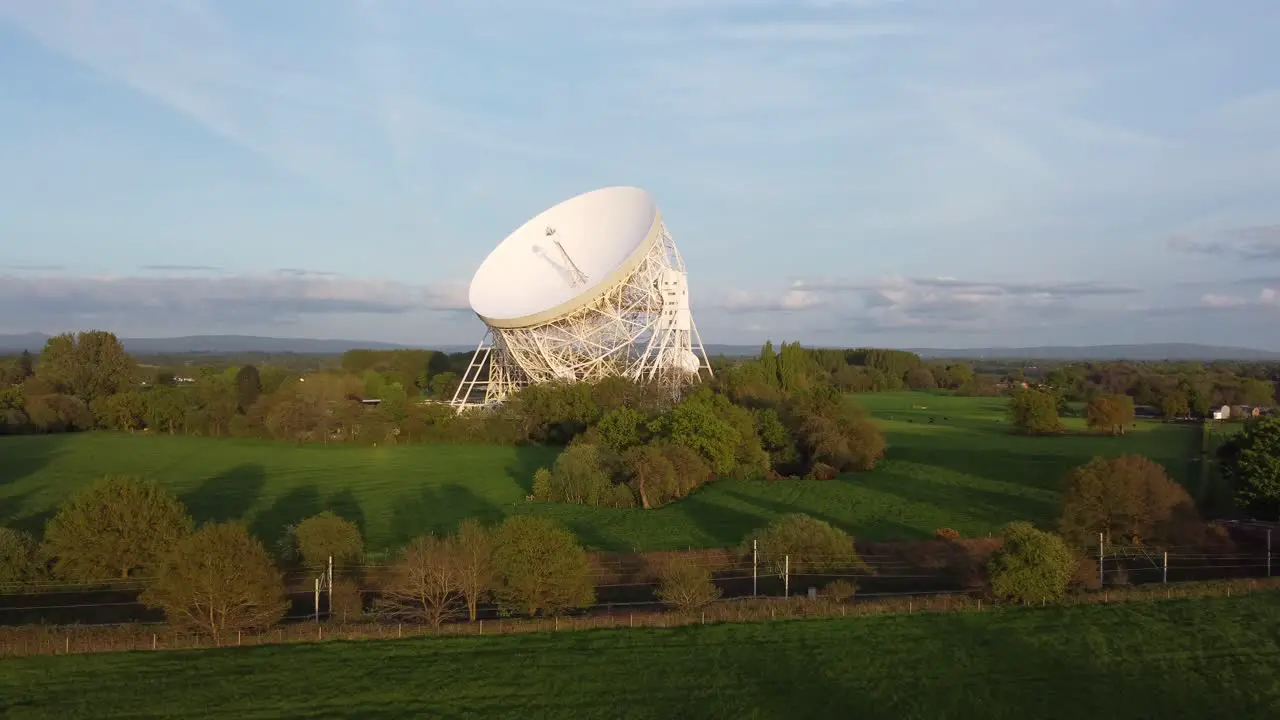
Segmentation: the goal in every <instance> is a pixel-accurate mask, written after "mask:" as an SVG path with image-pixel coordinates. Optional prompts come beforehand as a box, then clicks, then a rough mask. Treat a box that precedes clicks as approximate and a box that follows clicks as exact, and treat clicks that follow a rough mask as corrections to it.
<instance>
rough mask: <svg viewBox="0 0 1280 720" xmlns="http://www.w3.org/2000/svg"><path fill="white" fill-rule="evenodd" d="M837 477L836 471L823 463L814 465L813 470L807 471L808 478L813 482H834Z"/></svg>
mask: <svg viewBox="0 0 1280 720" xmlns="http://www.w3.org/2000/svg"><path fill="white" fill-rule="evenodd" d="M837 475H838V473H837V472H836V469H835V468H833V467H831V466H830V465H828V464H826V463H824V462H819V463H814V464H813V469H812V470H810V471H809V476H810V477H811V478H813V479H814V480H835V479H836V476H837Z"/></svg>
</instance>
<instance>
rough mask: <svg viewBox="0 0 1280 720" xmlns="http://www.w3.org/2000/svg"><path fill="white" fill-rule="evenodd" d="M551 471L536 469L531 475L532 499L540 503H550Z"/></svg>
mask: <svg viewBox="0 0 1280 720" xmlns="http://www.w3.org/2000/svg"><path fill="white" fill-rule="evenodd" d="M551 483H552V480H551V471H550V470H548V469H546V468H538V469H537V471H536V472H534V473H533V492H532V495H533V499H534V500H541V501H542V502H550V501H551Z"/></svg>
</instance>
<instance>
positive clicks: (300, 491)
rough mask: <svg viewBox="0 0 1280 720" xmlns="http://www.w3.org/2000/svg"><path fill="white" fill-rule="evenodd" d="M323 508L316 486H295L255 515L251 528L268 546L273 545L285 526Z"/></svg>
mask: <svg viewBox="0 0 1280 720" xmlns="http://www.w3.org/2000/svg"><path fill="white" fill-rule="evenodd" d="M321 509H322V508H321V505H320V492H319V491H318V490H316V488H315V486H313V485H306V486H303V487H298V488H294V489H292V490H290V491H289V492H287V493H285V494H284V495H281V496H280V497H278V498H276V499H275V502H273V503H271V507H269V508H267V509H266V510H264V511H262V512H260V513H258V514H257V515H255V516H254V518H253V522H252V523H251V524H250V530H251V531H252V532H253V534H254V536H255V537H257V538H258V539H260V540H262V541H263V543H265V544H266V545H267V547H272V546H273V545H274V543H275V542H276V541H277V540H279V538H280V535H281V533H283V532H284V529H285V527H287V526H289V525H293V524H295V523H297V522H298V521H299V520H302V519H303V518H308V517H311V516H312V515H315V514H316V513H318V512H320V510H321Z"/></svg>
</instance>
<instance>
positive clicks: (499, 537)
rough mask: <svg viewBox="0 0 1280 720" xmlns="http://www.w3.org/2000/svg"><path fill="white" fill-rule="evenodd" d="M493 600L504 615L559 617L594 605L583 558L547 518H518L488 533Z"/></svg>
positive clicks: (569, 536) (569, 537)
mask: <svg viewBox="0 0 1280 720" xmlns="http://www.w3.org/2000/svg"><path fill="white" fill-rule="evenodd" d="M493 569H494V572H495V574H496V575H497V577H498V585H497V587H496V588H495V592H494V595H495V596H496V598H497V601H498V605H499V607H501V608H502V609H504V610H506V611H508V612H512V611H514V612H523V613H525V614H528V615H534V614H536V613H539V612H542V613H546V614H558V613H560V612H563V611H564V610H567V609H570V608H577V607H585V606H587V605H590V604H591V603H592V602H594V601H595V588H594V586H593V585H592V583H591V567H590V565H589V564H588V563H587V553H586V552H585V551H584V550H583V549H582V546H580V545H579V544H578V541H577V539H576V538H574V536H573V534H572V533H570V532H569V531H568V530H566V529H564V528H563V527H561V526H560V525H558V524H556V523H555V522H554V521H552V520H548V519H547V518H540V517H532V516H527V515H517V516H513V517H509V518H507V519H506V520H505V521H504V522H503V523H502V525H500V526H498V528H497V530H496V531H494V533H493Z"/></svg>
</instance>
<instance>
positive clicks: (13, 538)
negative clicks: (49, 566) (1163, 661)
mask: <svg viewBox="0 0 1280 720" xmlns="http://www.w3.org/2000/svg"><path fill="white" fill-rule="evenodd" d="M38 551H39V546H38V545H37V544H36V541H35V538H33V537H31V535H30V534H29V533H25V532H22V531H21V530H12V529H10V528H5V527H0V585H9V584H21V583H25V582H27V581H29V580H32V579H34V578H35V576H36V574H37V573H38V571H39V565H38V563H37V560H36V558H37V555H38Z"/></svg>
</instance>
